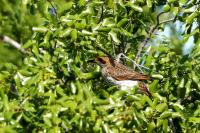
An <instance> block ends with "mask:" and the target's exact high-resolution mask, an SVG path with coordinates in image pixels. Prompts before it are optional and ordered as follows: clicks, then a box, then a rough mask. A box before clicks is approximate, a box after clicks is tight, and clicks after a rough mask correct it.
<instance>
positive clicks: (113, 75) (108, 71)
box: [94, 56, 151, 97]
mask: <svg viewBox="0 0 200 133" xmlns="http://www.w3.org/2000/svg"><path fill="white" fill-rule="evenodd" d="M94 62H95V63H97V64H98V65H99V66H100V67H101V68H102V75H103V77H105V79H106V80H107V81H108V82H110V83H113V84H115V85H118V86H120V87H121V89H122V90H127V89H130V88H133V87H134V86H138V87H139V90H140V91H141V92H143V93H144V94H146V95H147V96H150V97H151V93H150V92H149V90H148V88H147V86H146V85H145V83H144V82H143V81H146V80H151V77H149V76H147V75H144V74H141V73H138V72H135V71H133V70H132V69H130V68H128V67H127V66H125V65H123V64H121V63H119V62H117V61H116V60H114V59H113V58H111V57H109V56H102V57H97V58H96V59H95V60H94Z"/></svg>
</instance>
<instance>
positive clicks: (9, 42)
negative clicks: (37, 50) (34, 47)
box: [2, 36, 27, 54]
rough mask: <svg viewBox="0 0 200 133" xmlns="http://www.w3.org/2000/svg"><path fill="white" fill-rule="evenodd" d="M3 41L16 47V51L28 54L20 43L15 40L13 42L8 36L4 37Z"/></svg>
mask: <svg viewBox="0 0 200 133" xmlns="http://www.w3.org/2000/svg"><path fill="white" fill-rule="evenodd" d="M2 41H3V42H5V43H8V44H10V45H12V46H13V47H15V48H16V49H18V50H19V51H21V52H22V53H24V54H25V53H27V51H25V49H23V48H22V47H21V44H19V43H18V42H16V41H15V40H13V39H12V38H10V37H8V36H3V37H2Z"/></svg>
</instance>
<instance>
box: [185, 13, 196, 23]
mask: <svg viewBox="0 0 200 133" xmlns="http://www.w3.org/2000/svg"><path fill="white" fill-rule="evenodd" d="M197 15H198V13H197V12H193V13H191V14H190V15H189V16H188V17H187V18H186V23H187V24H190V23H191V22H193V20H194V18H195V17H196V16H197Z"/></svg>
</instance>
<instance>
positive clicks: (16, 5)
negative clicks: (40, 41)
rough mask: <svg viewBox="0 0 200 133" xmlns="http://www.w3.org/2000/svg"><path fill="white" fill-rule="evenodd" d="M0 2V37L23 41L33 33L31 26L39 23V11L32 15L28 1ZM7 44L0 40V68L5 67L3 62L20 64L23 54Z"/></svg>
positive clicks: (3, 0)
mask: <svg viewBox="0 0 200 133" xmlns="http://www.w3.org/2000/svg"><path fill="white" fill-rule="evenodd" d="M0 3H1V5H0V37H1V38H2V37H3V36H9V37H10V38H12V39H14V40H15V41H16V42H18V43H21V44H23V43H25V42H26V41H27V40H28V39H30V38H31V36H32V34H33V32H32V27H33V26H38V25H39V23H41V21H42V19H41V18H40V16H41V13H39V12H35V14H34V15H33V14H32V13H31V11H30V8H31V6H30V5H31V4H30V3H28V1H22V0H14V1H13V0H9V1H6V0H0ZM32 20H34V21H32ZM1 40H2V39H1ZM9 45H10V44H7V43H6V42H4V41H1V46H0V57H1V58H0V70H1V69H2V67H5V64H4V63H13V64H15V65H17V66H20V65H21V60H22V56H23V55H22V54H21V53H20V52H18V51H17V50H16V49H14V48H13V47H11V46H9ZM5 53H6V55H5Z"/></svg>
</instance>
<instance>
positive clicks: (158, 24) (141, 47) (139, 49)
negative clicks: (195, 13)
mask: <svg viewBox="0 0 200 133" xmlns="http://www.w3.org/2000/svg"><path fill="white" fill-rule="evenodd" d="M164 13H166V12H161V13H159V14H158V15H157V18H156V19H157V23H156V25H155V26H154V27H153V28H152V29H151V30H150V31H149V33H148V36H147V38H145V39H144V41H143V42H142V43H141V44H140V46H139V48H138V52H137V54H136V58H135V61H136V62H137V63H139V57H140V54H141V52H142V50H143V49H144V47H145V46H146V44H147V43H148V41H149V40H150V38H151V36H152V35H153V34H154V32H155V31H156V29H158V27H159V26H160V25H162V24H164V23H168V22H171V21H175V20H176V18H177V16H175V17H174V18H172V19H168V20H164V21H162V22H160V16H161V15H162V14H164Z"/></svg>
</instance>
